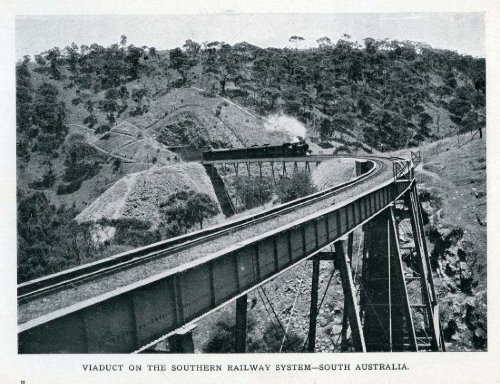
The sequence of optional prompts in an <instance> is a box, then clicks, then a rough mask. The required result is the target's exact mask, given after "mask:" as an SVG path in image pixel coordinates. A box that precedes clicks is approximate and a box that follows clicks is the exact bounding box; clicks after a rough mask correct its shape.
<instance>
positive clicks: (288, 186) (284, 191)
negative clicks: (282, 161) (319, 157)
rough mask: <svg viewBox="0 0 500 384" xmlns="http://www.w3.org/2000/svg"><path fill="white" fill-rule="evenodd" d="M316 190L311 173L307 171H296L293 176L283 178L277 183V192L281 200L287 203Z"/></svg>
mask: <svg viewBox="0 0 500 384" xmlns="http://www.w3.org/2000/svg"><path fill="white" fill-rule="evenodd" d="M314 192H316V187H315V186H314V184H313V182H312V179H311V175H310V174H309V173H307V172H295V173H294V174H293V175H292V177H291V178H283V179H281V180H280V181H279V182H278V183H277V184H276V193H277V194H278V197H279V199H280V202H282V203H286V202H287V201H292V200H295V199H298V198H300V197H303V196H307V195H310V194H311V193H314Z"/></svg>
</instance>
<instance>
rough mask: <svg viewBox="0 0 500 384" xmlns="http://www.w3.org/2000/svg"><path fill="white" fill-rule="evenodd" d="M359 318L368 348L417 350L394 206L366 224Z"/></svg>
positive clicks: (372, 349)
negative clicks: (361, 320)
mask: <svg viewBox="0 0 500 384" xmlns="http://www.w3.org/2000/svg"><path fill="white" fill-rule="evenodd" d="M365 230H366V239H365V250H364V261H363V274H362V275H363V276H362V281H361V303H362V307H361V313H362V315H361V317H362V318H363V332H364V336H365V340H366V348H367V350H368V351H402V350H408V349H409V350H414V351H415V350H417V343H416V337H415V327H414V325H413V320H412V316H411V311H410V305H409V300H408V293H407V291H406V285H405V281H404V275H403V268H402V263H401V255H400V252H399V244H398V233H397V228H396V223H395V220H394V212H393V208H392V207H389V208H387V209H386V210H385V211H384V212H382V213H381V214H380V215H378V216H377V217H375V218H374V219H373V220H371V221H370V222H369V223H367V224H366V225H365Z"/></svg>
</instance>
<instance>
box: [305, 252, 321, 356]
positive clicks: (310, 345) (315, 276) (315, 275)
mask: <svg viewBox="0 0 500 384" xmlns="http://www.w3.org/2000/svg"><path fill="white" fill-rule="evenodd" d="M312 262H313V270H312V282H311V309H310V313H309V336H308V342H307V352H314V350H315V349H316V323H317V318H318V286H319V263H320V259H319V258H317V257H314V258H313V260H312Z"/></svg>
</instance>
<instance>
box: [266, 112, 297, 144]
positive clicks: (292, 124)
mask: <svg viewBox="0 0 500 384" xmlns="http://www.w3.org/2000/svg"><path fill="white" fill-rule="evenodd" d="M264 128H266V129H267V130H269V131H281V132H285V133H288V135H289V136H290V138H291V139H292V140H293V141H294V142H295V141H297V136H300V137H302V138H305V137H306V127H305V126H304V124H302V123H301V122H300V121H298V120H297V119H295V118H294V117H291V116H287V115H284V114H275V115H271V116H269V117H268V118H266V121H265V122H264Z"/></svg>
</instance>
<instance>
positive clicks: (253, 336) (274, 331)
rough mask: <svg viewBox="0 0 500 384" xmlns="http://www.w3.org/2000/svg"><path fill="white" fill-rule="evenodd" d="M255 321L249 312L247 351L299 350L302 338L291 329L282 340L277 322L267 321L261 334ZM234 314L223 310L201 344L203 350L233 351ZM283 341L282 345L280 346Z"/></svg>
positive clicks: (211, 351)
mask: <svg viewBox="0 0 500 384" xmlns="http://www.w3.org/2000/svg"><path fill="white" fill-rule="evenodd" d="M256 325H257V321H256V319H255V318H254V317H253V316H252V314H251V313H250V314H249V316H248V318H247V333H248V339H247V347H246V350H247V352H262V353H264V352H280V349H281V352H300V351H301V350H302V344H303V340H302V339H301V338H300V337H299V336H298V335H297V334H296V333H295V332H293V331H288V332H287V335H286V338H285V340H284V341H283V335H284V332H283V330H282V329H281V328H280V326H279V325H278V324H276V323H275V322H273V321H267V323H266V324H265V326H264V328H263V331H262V332H261V334H257V332H256V331H258V328H259V327H257V326H256ZM234 328H235V324H234V316H230V315H229V314H228V313H227V312H225V313H224V314H223V315H222V316H221V317H220V319H219V320H218V321H217V323H216V324H215V327H214V329H213V331H212V334H211V335H210V338H209V339H208V341H207V342H206V343H205V345H204V346H203V352H209V353H231V352H234V331H235V329H234ZM282 343H283V346H282Z"/></svg>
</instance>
